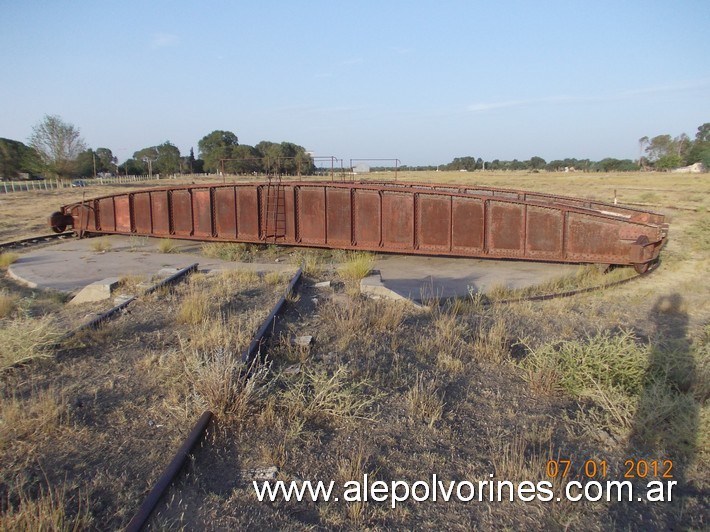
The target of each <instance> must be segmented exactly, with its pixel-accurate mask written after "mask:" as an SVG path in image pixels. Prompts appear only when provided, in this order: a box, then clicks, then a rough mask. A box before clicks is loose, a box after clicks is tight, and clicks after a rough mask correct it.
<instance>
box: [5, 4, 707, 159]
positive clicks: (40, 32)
mask: <svg viewBox="0 0 710 532" xmlns="http://www.w3.org/2000/svg"><path fill="white" fill-rule="evenodd" d="M708 27H710V2H709V1H707V0H675V1H671V0H668V1H654V0H646V1H635V0H628V1H621V0H617V1H604V0H595V1H592V0H587V1H576V0H567V1H542V0H540V1H511V0H500V1H497V2H494V1H486V2H477V1H446V0H441V1H423V0H420V1H416V2H415V1H410V2H405V1H387V0H380V1H370V0H363V1H359V2H347V3H345V2H335V1H310V2H309V1H302V2H297V1H268V0H266V1H262V2H256V1H252V2H243V1H214V0H203V1H200V2H188V1H180V0H141V1H134V0H124V1H121V2H112V1H101V0H92V1H80V0H77V1H54V2H52V1H49V0H45V1H35V0H22V1H20V0H0V49H1V50H2V57H3V61H2V69H0V137H7V138H12V139H16V140H21V141H23V142H26V141H27V139H28V137H29V135H30V134H31V132H32V126H34V125H35V124H37V123H38V122H39V121H41V120H42V117H43V116H44V115H45V114H56V115H59V116H61V117H62V118H63V119H64V120H65V121H67V122H70V123H72V124H74V125H76V126H77V127H79V128H80V130H81V133H82V135H83V137H84V139H85V140H86V142H87V143H88V145H89V146H91V147H94V148H97V147H108V148H111V149H112V150H113V152H114V154H115V155H117V156H118V157H119V159H120V160H121V161H123V160H125V159H126V158H127V157H130V156H131V155H132V154H133V152H134V151H137V150H139V149H141V148H144V147H147V146H153V145H156V144H159V143H162V142H164V141H166V140H169V141H171V142H172V143H173V144H175V145H177V146H178V147H179V148H180V150H181V151H182V152H183V154H187V153H188V152H189V149H190V147H194V148H195V152H196V153H197V143H198V141H199V140H200V138H202V137H203V136H204V135H206V134H208V133H210V132H211V131H213V130H215V129H225V130H229V131H233V132H234V133H235V134H236V135H237V136H238V137H239V140H240V142H241V143H243V144H252V145H253V144H256V143H257V142H259V141H261V140H270V141H274V142H281V141H290V142H295V143H297V144H300V145H302V146H304V147H306V148H307V149H309V150H312V151H313V152H315V153H316V155H323V156H327V155H334V156H336V157H342V158H345V159H346V160H347V159H349V158H398V159H400V160H401V162H402V164H410V165H417V164H442V163H446V162H449V161H451V159H453V158H454V157H459V156H467V155H471V156H474V157H482V158H483V159H485V160H493V159H513V158H517V159H521V160H522V159H529V158H530V157H532V156H535V155H537V156H541V157H543V158H545V159H546V160H548V161H549V160H552V159H557V158H563V157H578V158H591V159H601V158H603V157H607V156H609V157H618V158H636V157H638V139H639V138H640V137H642V136H644V135H648V136H655V135H658V134H665V133H668V134H671V135H674V136H675V135H678V134H680V133H687V134H689V135H690V136H691V137H693V136H694V135H695V131H696V128H697V127H698V126H699V125H700V124H702V123H704V122H710V53H709V51H710V31H708Z"/></svg>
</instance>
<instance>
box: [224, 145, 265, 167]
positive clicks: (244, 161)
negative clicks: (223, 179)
mask: <svg viewBox="0 0 710 532" xmlns="http://www.w3.org/2000/svg"><path fill="white" fill-rule="evenodd" d="M232 158H233V159H235V160H233V161H227V162H226V163H225V167H224V168H225V171H226V172H228V173H230V174H253V173H255V172H256V173H258V172H261V171H262V167H261V160H260V158H261V155H260V154H259V152H258V151H257V150H256V148H254V147H253V146H248V145H246V144H240V145H239V146H235V147H234V149H233V150H232Z"/></svg>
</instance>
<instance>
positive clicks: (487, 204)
mask: <svg viewBox="0 0 710 532" xmlns="http://www.w3.org/2000/svg"><path fill="white" fill-rule="evenodd" d="M50 225H51V227H52V228H53V229H54V230H55V231H63V230H65V229H66V228H67V227H73V228H74V230H75V231H77V232H78V233H79V234H80V235H82V234H84V233H109V234H110V233H115V234H129V235H132V234H134V235H146V236H156V237H174V238H182V239H192V240H208V241H217V242H249V243H261V244H266V243H270V244H282V245H291V246H308V247H324V248H336V249H352V250H364V251H379V252H388V253H404V254H416V255H440V256H456V257H478V258H496V259H518V260H534V261H546V262H572V263H598V264H616V265H633V266H634V267H635V268H636V269H637V271H639V272H643V271H646V270H647V269H648V267H649V265H650V264H651V263H653V262H654V261H656V260H657V259H658V255H659V253H660V251H661V248H662V247H663V245H664V244H665V242H666V239H667V236H668V224H667V223H666V222H665V216H664V215H663V214H659V213H655V212H651V211H644V210H640V209H633V208H630V207H625V206H621V205H614V204H609V203H603V202H597V201H593V200H586V199H581V198H572V197H565V196H558V195H554V194H542V193H537V192H526V191H522V190H512V189H500V188H491V187H479V186H469V185H449V184H441V185H439V184H426V183H401V182H400V183H391V182H388V183H378V182H360V183H350V182H348V183H343V182H340V183H338V182H303V181H289V182H281V181H280V180H277V181H269V182H268V183H266V182H246V183H234V184H224V185H189V186H181V187H170V188H161V189H151V190H142V191H135V192H125V193H121V194H115V195H111V196H103V197H99V198H94V199H90V200H86V201H82V202H78V203H74V204H71V205H65V206H64V207H62V208H61V210H60V211H57V212H55V213H54V214H52V216H51V218H50Z"/></svg>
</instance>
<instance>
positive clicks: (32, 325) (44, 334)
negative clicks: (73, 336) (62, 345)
mask: <svg viewBox="0 0 710 532" xmlns="http://www.w3.org/2000/svg"><path fill="white" fill-rule="evenodd" d="M61 335H62V333H61V332H60V331H59V330H58V328H57V324H56V322H55V320H54V319H53V318H52V317H51V316H44V317H41V318H36V319H33V318H15V319H12V320H10V321H8V322H5V323H4V324H3V327H2V328H0V370H4V369H7V368H10V367H12V366H16V365H19V364H25V363H27V362H30V361H32V360H37V359H42V358H52V356H53V352H52V350H53V347H54V346H55V345H56V343H57V342H58V341H59V339H60V337H61Z"/></svg>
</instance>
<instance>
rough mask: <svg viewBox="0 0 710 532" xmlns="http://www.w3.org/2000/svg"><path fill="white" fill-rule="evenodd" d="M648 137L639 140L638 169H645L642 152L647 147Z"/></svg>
mask: <svg viewBox="0 0 710 532" xmlns="http://www.w3.org/2000/svg"><path fill="white" fill-rule="evenodd" d="M648 142H649V141H648V137H646V136H644V137H641V138H640V139H639V168H646V165H645V164H644V160H643V151H644V149H645V148H646V146H648Z"/></svg>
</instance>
